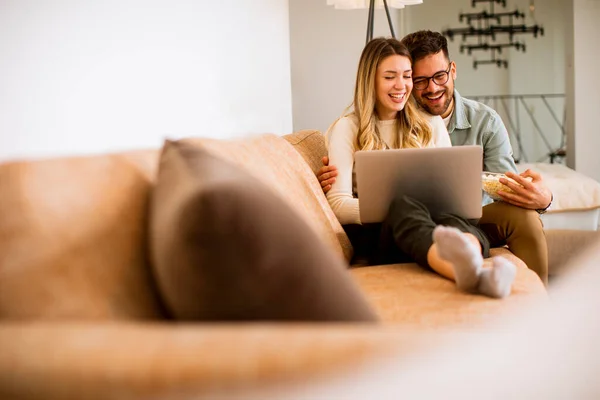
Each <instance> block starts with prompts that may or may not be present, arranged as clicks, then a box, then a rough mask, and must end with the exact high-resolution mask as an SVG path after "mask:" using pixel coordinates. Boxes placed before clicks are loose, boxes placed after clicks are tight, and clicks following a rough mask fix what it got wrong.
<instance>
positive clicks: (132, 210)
mask: <svg viewBox="0 0 600 400" xmlns="http://www.w3.org/2000/svg"><path fill="white" fill-rule="evenodd" d="M194 143H195V145H197V146H199V147H202V148H203V149H205V150H206V151H208V152H210V153H211V154H213V155H215V156H216V157H219V158H222V159H224V160H227V161H228V162H230V163H232V164H234V165H237V166H239V167H240V168H243V169H244V170H245V171H247V172H248V173H249V174H251V175H252V176H254V177H256V178H257V179H258V180H260V181H261V182H263V183H264V184H265V185H266V186H267V187H268V188H269V189H270V190H272V192H273V193H274V195H275V196H278V198H280V199H281V200H282V201H284V202H285V203H286V204H288V205H289V206H290V207H291V208H292V209H293V210H294V212H295V213H297V215H298V216H300V217H301V218H302V219H303V220H304V221H306V223H307V224H308V226H310V228H311V229H312V230H313V231H314V235H316V237H318V238H319V240H320V241H321V242H322V243H325V244H326V246H327V247H328V248H329V249H331V251H332V252H334V253H335V254H336V256H337V257H339V258H340V259H342V260H346V261H345V262H346V263H348V260H350V258H351V256H352V248H351V245H350V242H349V240H348V237H347V236H346V235H345V233H344V230H343V229H342V227H341V226H340V224H339V223H338V221H337V220H336V218H335V216H334V214H333V212H332V210H331V209H330V208H329V205H328V203H327V200H326V199H325V196H324V195H323V193H322V190H321V188H320V185H319V183H318V181H317V179H316V175H315V174H316V171H318V169H319V168H320V166H321V158H322V157H323V156H324V155H325V154H326V147H325V142H324V139H323V136H322V134H321V133H320V132H318V131H313V130H308V131H299V132H295V133H293V134H289V135H286V136H283V137H281V136H276V135H271V134H266V135H256V136H249V137H246V138H243V139H237V140H216V139H194ZM159 157H160V150H159V149H147V150H137V151H130V152H122V153H115V154H97V155H86V156H78V157H61V158H50V159H37V160H20V161H11V162H5V163H3V164H2V165H0V193H1V196H0V398H2V399H37V398H44V399H72V398H78V399H85V398H92V399H96V398H97V399H122V398H144V399H153V398H156V399H159V398H160V399H162V398H169V399H171V398H215V397H217V398H219V397H226V396H227V394H230V393H233V392H237V393H240V391H242V392H241V393H243V390H244V388H249V387H256V386H262V385H266V384H271V383H272V384H275V383H278V382H283V381H287V380H295V381H298V380H305V381H307V382H308V381H310V380H311V379H312V378H311V377H315V376H319V377H323V376H326V375H327V374H329V373H332V372H333V371H340V370H343V369H344V368H352V367H353V366H354V365H356V364H357V363H362V362H367V360H369V359H370V358H371V357H373V356H374V355H375V354H385V353H387V352H389V351H390V349H391V348H393V349H394V350H395V351H401V352H404V353H405V354H412V353H414V352H415V351H417V350H418V349H419V348H423V347H426V348H427V347H430V346H431V345H432V343H444V339H443V338H444V337H445V335H446V334H447V333H448V332H456V331H460V332H465V331H467V332H468V331H476V330H478V329H481V328H482V327H485V326H487V324H489V323H491V322H493V321H495V320H497V319H498V318H503V317H504V318H505V317H507V316H510V315H511V314H513V313H516V312H518V311H519V310H523V309H524V308H527V307H530V306H533V305H535V304H544V303H546V302H548V294H547V291H546V288H545V287H544V285H543V284H542V282H541V280H540V279H539V278H538V276H537V275H536V274H535V273H533V272H532V271H530V270H529V269H528V268H527V266H526V265H524V263H523V262H522V261H521V260H519V259H518V258H516V257H515V256H514V255H513V254H512V253H510V251H509V250H508V249H506V248H497V249H492V255H503V256H505V257H507V258H509V259H510V260H511V261H512V262H514V263H515V264H516V265H517V276H516V279H515V283H514V286H513V290H512V294H511V295H510V296H509V297H508V298H506V299H503V300H495V299H490V298H486V297H483V296H478V295H473V294H467V293H463V292H460V291H458V290H457V289H456V288H455V286H454V284H453V283H452V282H450V281H448V280H446V279H444V278H442V277H440V276H439V275H436V274H434V273H433V272H430V271H427V270H425V269H423V268H420V267H418V266H417V265H415V264H396V265H381V266H368V267H360V268H353V267H351V266H349V268H348V270H347V274H349V275H350V276H351V277H352V280H353V281H354V282H355V283H356V284H357V286H358V287H359V288H360V291H361V293H362V295H363V296H364V298H365V299H366V300H367V301H368V302H369V304H370V305H371V306H372V307H373V309H374V310H375V311H376V313H377V315H378V317H379V319H380V322H379V323H376V324H364V323H307V322H303V321H296V322H293V321H291V322H278V321H252V322H231V321H229V322H228V321H213V322H210V321H179V320H176V319H174V318H172V316H170V315H169V314H168V313H167V312H165V308H164V304H163V301H162V299H161V296H160V292H159V290H157V282H156V277H155V276H154V274H153V272H152V268H151V266H150V264H151V260H150V257H149V253H150V252H151V249H149V246H150V245H149V242H148V232H147V230H148V212H149V211H148V210H149V198H150V196H151V192H152V190H153V187H154V182H155V179H156V176H157V171H158V168H159ZM281 223H282V226H284V225H285V220H282V221H281ZM233 247H234V245H233ZM232 251H233V250H232Z"/></svg>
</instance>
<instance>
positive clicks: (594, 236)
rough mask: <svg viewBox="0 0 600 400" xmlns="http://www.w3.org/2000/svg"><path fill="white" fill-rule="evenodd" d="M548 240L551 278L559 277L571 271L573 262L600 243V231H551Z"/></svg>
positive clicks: (547, 236)
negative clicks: (592, 246)
mask: <svg viewBox="0 0 600 400" xmlns="http://www.w3.org/2000/svg"><path fill="white" fill-rule="evenodd" d="M546 240H547V242H548V271H549V274H550V275H551V276H558V275H563V274H564V273H565V272H567V271H568V270H569V267H570V266H571V260H573V259H574V258H576V257H577V256H579V255H580V254H582V253H583V252H584V251H585V250H587V249H588V248H589V247H590V246H591V245H593V244H594V243H596V242H598V241H600V231H580V230H567V229H550V230H547V231H546Z"/></svg>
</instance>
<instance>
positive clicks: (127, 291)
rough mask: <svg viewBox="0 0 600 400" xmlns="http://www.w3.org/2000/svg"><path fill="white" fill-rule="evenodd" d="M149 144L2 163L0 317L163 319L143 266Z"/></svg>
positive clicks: (151, 164) (153, 158)
mask: <svg viewBox="0 0 600 400" xmlns="http://www.w3.org/2000/svg"><path fill="white" fill-rule="evenodd" d="M156 160H157V153H156V152H155V151H139V152H132V153H128V154H127V155H125V154H115V155H98V156H86V157H72V158H66V157H65V158H59V159H50V160H38V161H20V162H9V163H5V164H3V165H1V166H0V318H2V319H6V318H13V319H14V318H19V319H40V318H43V319H79V320H80V319H104V320H106V319H120V320H122V319H148V318H152V319H154V318H160V317H162V312H161V308H160V305H159V302H158V297H157V295H156V291H155V290H154V287H153V284H152V279H151V275H150V271H149V268H148V267H147V263H146V248H145V238H146V230H145V229H146V215H147V200H148V193H149V189H150V186H151V177H152V175H153V168H154V166H155V164H156Z"/></svg>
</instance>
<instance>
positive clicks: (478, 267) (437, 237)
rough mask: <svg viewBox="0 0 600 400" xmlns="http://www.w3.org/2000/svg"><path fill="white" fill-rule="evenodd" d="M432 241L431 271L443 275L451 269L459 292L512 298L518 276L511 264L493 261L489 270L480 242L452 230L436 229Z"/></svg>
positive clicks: (499, 259) (502, 259) (504, 260)
mask: <svg viewBox="0 0 600 400" xmlns="http://www.w3.org/2000/svg"><path fill="white" fill-rule="evenodd" d="M433 238H434V243H433V245H432V246H431V248H430V250H429V254H428V257H429V258H430V263H431V265H432V268H434V269H435V270H436V271H437V272H438V273H440V274H441V275H443V273H442V272H441V271H440V270H442V271H447V270H448V269H449V270H450V271H451V273H452V274H453V278H454V280H455V282H456V286H457V287H458V288H459V289H462V290H465V291H469V292H477V293H481V294H484V295H486V296H490V297H496V298H502V297H506V296H508V295H509V294H510V290H511V287H512V282H513V281H514V279H515V275H516V272H517V269H516V267H515V266H514V264H512V263H511V262H510V261H508V260H507V259H505V258H503V257H494V258H492V260H491V265H487V266H486V265H485V262H484V260H483V257H482V255H481V247H480V243H479V241H478V240H477V238H476V237H475V236H474V235H472V234H470V233H464V232H461V231H460V230H458V229H456V228H453V227H446V226H442V225H440V226H438V227H436V228H435V229H434V231H433ZM434 265H435V267H434Z"/></svg>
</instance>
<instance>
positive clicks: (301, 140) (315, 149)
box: [283, 130, 328, 175]
mask: <svg viewBox="0 0 600 400" xmlns="http://www.w3.org/2000/svg"><path fill="white" fill-rule="evenodd" d="M283 138H284V139H285V140H287V141H288V142H290V144H291V145H292V146H294V148H295V149H296V151H297V152H298V153H300V155H301V156H302V158H304V161H306V163H307V164H308V166H309V167H310V169H311V170H312V171H313V173H314V174H315V175H317V173H318V172H319V170H320V169H321V167H322V166H323V157H325V156H326V155H327V154H328V153H327V144H326V143H325V138H324V137H323V135H322V134H321V132H319V131H314V130H303V131H298V132H294V133H290V134H289V135H285V136H284V137H283Z"/></svg>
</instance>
